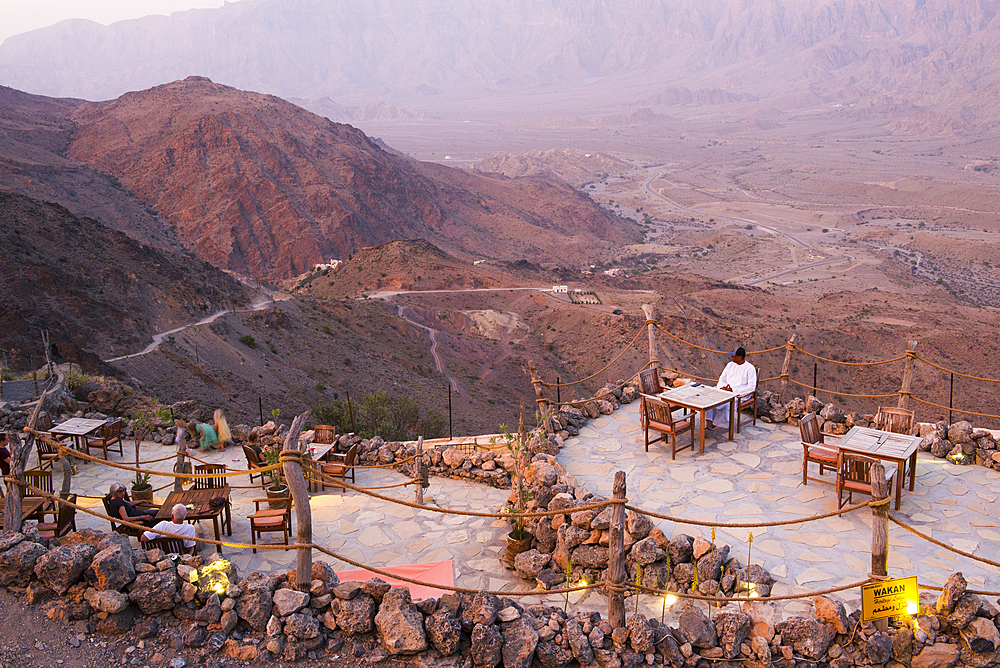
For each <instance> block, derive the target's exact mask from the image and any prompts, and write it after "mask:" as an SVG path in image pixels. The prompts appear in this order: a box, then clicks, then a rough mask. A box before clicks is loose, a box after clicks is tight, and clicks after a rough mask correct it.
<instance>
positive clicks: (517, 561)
mask: <svg viewBox="0 0 1000 668" xmlns="http://www.w3.org/2000/svg"><path fill="white" fill-rule="evenodd" d="M549 561H551V556H550V555H548V554H545V553H543V552H539V551H538V550H536V549H534V548H532V549H530V550H528V551H527V552H522V553H521V554H519V555H517V556H516V557H514V569H515V570H516V571H517V574H518V575H520V576H521V577H522V578H524V579H525V580H534V579H535V578H537V577H538V574H539V573H541V572H542V570H543V569H544V568H545V567H546V566H548V564H549Z"/></svg>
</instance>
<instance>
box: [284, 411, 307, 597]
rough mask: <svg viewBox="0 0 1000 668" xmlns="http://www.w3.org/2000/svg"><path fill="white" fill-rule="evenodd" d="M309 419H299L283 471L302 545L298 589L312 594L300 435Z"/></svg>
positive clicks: (291, 434)
mask: <svg viewBox="0 0 1000 668" xmlns="http://www.w3.org/2000/svg"><path fill="white" fill-rule="evenodd" d="M308 416H309V413H302V414H301V415H296V416H295V419H294V420H292V427H291V429H289V430H288V435H287V436H285V445H284V447H283V448H282V450H281V462H282V469H283V470H284V474H285V481H286V483H287V484H288V491H289V492H290V493H291V495H292V503H293V504H294V506H295V519H296V525H297V530H298V537H297V538H296V542H297V543H298V544H299V547H298V548H297V554H296V559H295V588H296V589H298V590H299V591H309V584H310V583H311V582H312V509H311V508H310V507H309V489H308V487H306V478H305V476H304V475H303V474H302V450H300V449H299V434H300V433H301V432H302V425H303V424H305V421H306V418H307V417H308Z"/></svg>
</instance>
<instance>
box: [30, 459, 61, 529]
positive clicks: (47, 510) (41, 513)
mask: <svg viewBox="0 0 1000 668" xmlns="http://www.w3.org/2000/svg"><path fill="white" fill-rule="evenodd" d="M24 482H26V483H28V484H29V485H31V486H32V487H37V488H38V489H40V490H42V491H43V492H46V493H48V494H52V471H51V470H46V471H43V470H41V469H28V470H27V471H25V472H24ZM24 496H26V497H29V496H30V497H41V496H42V495H41V494H38V493H37V492H35V491H33V490H30V489H28V488H27V487H25V488H24ZM57 514H58V511H57V510H56V506H55V504H54V503H53V502H52V501H51V500H46V501H45V503H43V504H42V506H41V507H40V508H39V509H38V511H37V512H34V513H32V514H31V515H30V516H29V517H27V518H26V519H29V520H38V521H39V522H43V521H45V516H46V515H52V516H53V517H55V516H56V515H57Z"/></svg>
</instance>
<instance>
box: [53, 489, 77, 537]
mask: <svg viewBox="0 0 1000 668" xmlns="http://www.w3.org/2000/svg"><path fill="white" fill-rule="evenodd" d="M66 500H67V501H69V503H76V494H70V495H69V496H68V497H66ZM69 503H60V504H59V516H58V518H57V519H56V535H57V536H61V535H63V533H65V529H66V528H67V527H69V526H70V525H71V524H73V523H74V522H75V520H76V508H74V507H73V506H71V505H69Z"/></svg>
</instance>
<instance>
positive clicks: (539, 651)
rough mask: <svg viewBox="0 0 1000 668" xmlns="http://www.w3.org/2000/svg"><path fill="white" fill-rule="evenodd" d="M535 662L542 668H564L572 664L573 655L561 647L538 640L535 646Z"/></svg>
mask: <svg viewBox="0 0 1000 668" xmlns="http://www.w3.org/2000/svg"><path fill="white" fill-rule="evenodd" d="M535 660H536V661H537V662H538V664H539V665H540V666H541V667H542V668H566V666H568V665H569V664H570V663H572V662H573V655H572V654H571V653H570V651H569V650H568V649H564V648H563V647H562V645H558V644H556V643H554V642H548V641H544V640H539V641H538V644H537V645H535Z"/></svg>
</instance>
